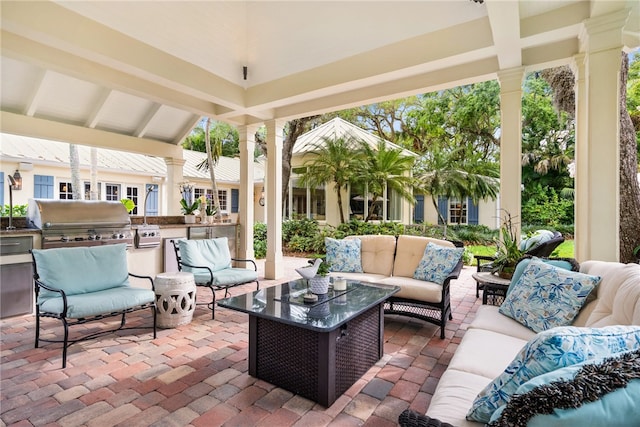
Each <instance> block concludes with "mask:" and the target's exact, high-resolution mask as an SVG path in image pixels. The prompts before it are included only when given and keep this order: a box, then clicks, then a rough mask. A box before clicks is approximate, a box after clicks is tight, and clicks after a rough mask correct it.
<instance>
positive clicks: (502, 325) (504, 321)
mask: <svg viewBox="0 0 640 427" xmlns="http://www.w3.org/2000/svg"><path fill="white" fill-rule="evenodd" d="M499 309H500V307H499V306H497V305H481V306H480V307H478V311H477V312H476V316H475V317H474V318H473V321H472V322H471V324H470V325H469V329H484V330H487V331H492V332H498V333H500V334H504V335H508V336H511V337H514V338H519V339H523V340H526V341H529V340H530V339H531V338H533V337H534V336H535V335H536V333H535V332H533V331H532V330H531V329H529V328H527V327H526V326H524V325H523V324H521V323H519V322H518V321H516V320H513V319H512V318H510V317H507V316H505V315H504V314H502V313H500V312H499V311H498V310H499Z"/></svg>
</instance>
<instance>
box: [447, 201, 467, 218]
mask: <svg viewBox="0 0 640 427" xmlns="http://www.w3.org/2000/svg"><path fill="white" fill-rule="evenodd" d="M449 223H451V224H466V223H467V200H466V199H465V200H463V201H461V200H460V199H458V198H450V199H449Z"/></svg>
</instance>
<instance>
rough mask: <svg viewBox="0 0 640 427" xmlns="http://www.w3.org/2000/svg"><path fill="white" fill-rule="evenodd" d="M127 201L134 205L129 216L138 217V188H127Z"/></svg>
mask: <svg viewBox="0 0 640 427" xmlns="http://www.w3.org/2000/svg"><path fill="white" fill-rule="evenodd" d="M127 199H129V200H131V201H132V202H133V203H135V204H136V207H135V208H133V210H132V211H131V215H138V187H127Z"/></svg>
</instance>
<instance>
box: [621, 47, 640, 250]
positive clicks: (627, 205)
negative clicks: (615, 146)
mask: <svg viewBox="0 0 640 427" xmlns="http://www.w3.org/2000/svg"><path fill="white" fill-rule="evenodd" d="M628 73H629V58H628V57H627V55H626V54H625V53H624V52H623V53H622V66H621V67H620V262H634V261H635V260H636V257H635V256H634V254H633V249H634V248H635V247H637V246H638V245H640V185H638V153H637V151H636V149H637V148H636V147H637V143H636V133H635V129H634V127H633V122H632V121H631V117H630V116H629V111H627V75H628Z"/></svg>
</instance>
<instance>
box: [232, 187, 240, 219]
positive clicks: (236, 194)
mask: <svg viewBox="0 0 640 427" xmlns="http://www.w3.org/2000/svg"><path fill="white" fill-rule="evenodd" d="M239 206H240V190H238V189H237V188H232V189H231V213H238V207H239Z"/></svg>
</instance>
